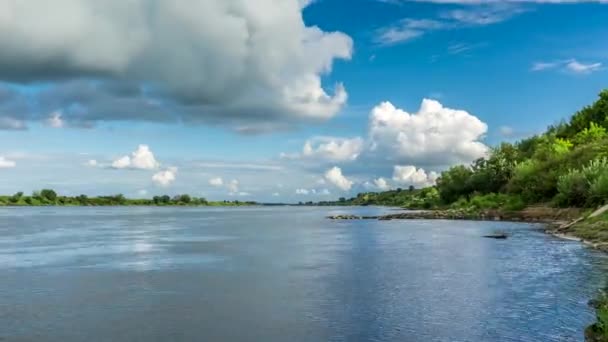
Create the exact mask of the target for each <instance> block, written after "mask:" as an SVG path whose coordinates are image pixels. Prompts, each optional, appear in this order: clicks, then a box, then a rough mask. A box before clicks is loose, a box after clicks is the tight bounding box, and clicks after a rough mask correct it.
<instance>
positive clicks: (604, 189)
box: [589, 170, 608, 205]
mask: <svg viewBox="0 0 608 342" xmlns="http://www.w3.org/2000/svg"><path fill="white" fill-rule="evenodd" d="M589 191H590V194H589V200H590V202H591V204H597V205H602V204H604V203H606V200H608V170H604V172H603V173H602V174H601V175H599V176H598V177H597V179H596V180H595V181H593V183H591V187H590V189H589Z"/></svg>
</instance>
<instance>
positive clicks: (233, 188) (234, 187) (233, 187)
mask: <svg viewBox="0 0 608 342" xmlns="http://www.w3.org/2000/svg"><path fill="white" fill-rule="evenodd" d="M226 186H227V187H228V191H230V193H231V194H236V193H238V192H239V181H238V180H236V179H233V180H231V181H230V182H229V183H228V184H226Z"/></svg>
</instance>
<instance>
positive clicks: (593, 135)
mask: <svg viewBox="0 0 608 342" xmlns="http://www.w3.org/2000/svg"><path fill="white" fill-rule="evenodd" d="M607 136H608V135H607V134H606V128H604V127H602V126H600V125H598V124H596V123H595V122H591V123H589V127H588V128H585V129H584V130H582V131H580V132H578V133H577V134H576V135H575V136H574V142H575V143H576V144H578V145H580V144H588V143H592V142H594V141H598V140H602V139H604V138H606V137H607Z"/></svg>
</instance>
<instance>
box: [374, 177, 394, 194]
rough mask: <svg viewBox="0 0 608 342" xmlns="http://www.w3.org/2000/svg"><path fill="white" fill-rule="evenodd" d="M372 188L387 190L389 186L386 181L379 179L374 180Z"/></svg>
mask: <svg viewBox="0 0 608 342" xmlns="http://www.w3.org/2000/svg"><path fill="white" fill-rule="evenodd" d="M373 183H374V186H375V187H376V188H378V189H380V190H383V191H384V190H388V189H389V188H390V185H389V184H388V182H387V181H386V179H384V178H382V177H380V178H377V179H374V182H373Z"/></svg>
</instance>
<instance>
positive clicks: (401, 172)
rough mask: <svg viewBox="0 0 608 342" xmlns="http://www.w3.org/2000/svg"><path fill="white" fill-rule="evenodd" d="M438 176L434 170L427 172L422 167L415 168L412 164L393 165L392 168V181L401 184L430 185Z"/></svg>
mask: <svg viewBox="0 0 608 342" xmlns="http://www.w3.org/2000/svg"><path fill="white" fill-rule="evenodd" d="M438 177H439V175H438V174H437V173H436V172H434V171H431V172H429V173H427V172H426V171H424V169H417V168H416V167H415V166H412V165H407V166H399V165H395V167H394V169H393V181H395V182H397V183H399V184H403V185H413V186H415V187H426V186H431V185H434V184H435V182H436V181H437V178H438Z"/></svg>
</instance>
